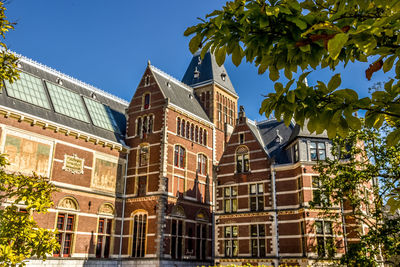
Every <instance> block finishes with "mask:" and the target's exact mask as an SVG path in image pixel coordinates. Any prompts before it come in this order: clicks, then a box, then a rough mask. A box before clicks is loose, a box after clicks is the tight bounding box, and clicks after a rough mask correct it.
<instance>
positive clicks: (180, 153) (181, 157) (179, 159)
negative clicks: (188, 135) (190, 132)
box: [174, 146, 186, 168]
mask: <svg viewBox="0 0 400 267" xmlns="http://www.w3.org/2000/svg"><path fill="white" fill-rule="evenodd" d="M185 154H186V151H185V149H184V148H183V147H181V146H175V157H174V165H175V166H176V167H179V168H185Z"/></svg>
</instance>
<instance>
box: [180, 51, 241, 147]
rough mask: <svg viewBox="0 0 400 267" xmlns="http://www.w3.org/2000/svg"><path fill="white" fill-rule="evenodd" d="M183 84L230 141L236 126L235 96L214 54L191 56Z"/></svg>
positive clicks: (228, 79) (222, 67)
mask: <svg viewBox="0 0 400 267" xmlns="http://www.w3.org/2000/svg"><path fill="white" fill-rule="evenodd" d="M182 82H183V83H185V84H187V85H189V86H191V87H192V88H193V89H194V92H195V94H196V96H197V98H198V99H199V101H200V103H201V105H202V106H203V108H204V110H205V112H206V113H207V115H208V116H209V118H210V120H211V121H212V122H213V123H214V125H215V126H216V128H217V130H219V131H221V132H222V133H224V138H225V142H227V141H228V140H229V137H230V135H231V133H232V130H233V127H234V126H235V124H236V116H237V115H236V114H237V101H238V98H239V97H238V95H237V93H236V91H235V89H234V87H233V85H232V83H231V80H230V78H229V76H228V73H227V72H226V69H225V67H224V65H221V66H218V64H217V61H216V59H215V56H214V54H212V53H211V52H210V51H208V52H207V53H206V54H205V55H204V58H203V59H202V58H201V56H200V51H199V52H197V53H196V54H194V56H193V58H192V61H191V62H190V64H189V67H188V68H187V70H186V72H185V75H184V76H183V78H182Z"/></svg>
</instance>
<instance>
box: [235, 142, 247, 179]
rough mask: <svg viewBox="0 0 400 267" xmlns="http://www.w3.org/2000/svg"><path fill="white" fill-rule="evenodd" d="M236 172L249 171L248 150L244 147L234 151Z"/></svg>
mask: <svg viewBox="0 0 400 267" xmlns="http://www.w3.org/2000/svg"><path fill="white" fill-rule="evenodd" d="M236 171H237V172H238V173H241V172H248V171H249V150H248V149H247V147H245V146H241V147H239V148H238V149H237V150H236Z"/></svg>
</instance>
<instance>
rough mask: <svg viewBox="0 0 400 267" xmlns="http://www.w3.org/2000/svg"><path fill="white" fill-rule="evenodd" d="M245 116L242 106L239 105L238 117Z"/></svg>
mask: <svg viewBox="0 0 400 267" xmlns="http://www.w3.org/2000/svg"><path fill="white" fill-rule="evenodd" d="M245 117H246V113H245V112H244V107H243V106H240V107H239V118H245Z"/></svg>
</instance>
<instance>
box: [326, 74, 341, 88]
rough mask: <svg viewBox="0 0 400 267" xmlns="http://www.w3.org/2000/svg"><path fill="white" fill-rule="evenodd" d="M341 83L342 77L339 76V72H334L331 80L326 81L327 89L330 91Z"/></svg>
mask: <svg viewBox="0 0 400 267" xmlns="http://www.w3.org/2000/svg"><path fill="white" fill-rule="evenodd" d="M341 83H342V79H341V78H340V73H337V74H335V75H334V76H333V77H332V78H331V80H330V81H329V83H328V91H329V92H332V91H333V90H335V89H336V88H338V87H339V85H340V84H341Z"/></svg>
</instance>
